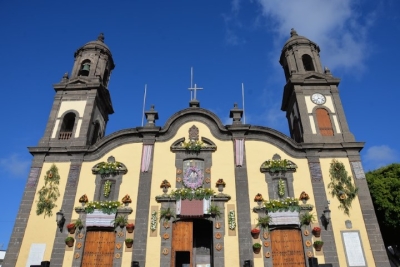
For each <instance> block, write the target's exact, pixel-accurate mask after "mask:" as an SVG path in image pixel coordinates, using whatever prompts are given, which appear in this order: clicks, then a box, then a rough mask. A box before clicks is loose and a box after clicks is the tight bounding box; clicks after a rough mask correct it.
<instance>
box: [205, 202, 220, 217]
mask: <svg viewBox="0 0 400 267" xmlns="http://www.w3.org/2000/svg"><path fill="white" fill-rule="evenodd" d="M208 213H210V214H211V217H213V218H215V217H217V218H219V217H221V210H220V208H219V207H218V206H217V205H212V204H211V205H210V207H209V208H208Z"/></svg>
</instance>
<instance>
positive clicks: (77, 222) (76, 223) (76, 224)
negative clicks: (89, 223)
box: [74, 218, 84, 230]
mask: <svg viewBox="0 0 400 267" xmlns="http://www.w3.org/2000/svg"><path fill="white" fill-rule="evenodd" d="M74 223H75V229H76V228H78V229H79V230H81V229H82V228H83V226H84V225H83V222H82V220H81V219H80V218H78V219H77V220H76V221H75V222H74Z"/></svg>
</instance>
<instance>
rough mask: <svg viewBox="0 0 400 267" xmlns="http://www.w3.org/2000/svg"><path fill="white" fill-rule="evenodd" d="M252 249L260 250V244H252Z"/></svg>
mask: <svg viewBox="0 0 400 267" xmlns="http://www.w3.org/2000/svg"><path fill="white" fill-rule="evenodd" d="M253 248H261V244H260V243H254V244H253Z"/></svg>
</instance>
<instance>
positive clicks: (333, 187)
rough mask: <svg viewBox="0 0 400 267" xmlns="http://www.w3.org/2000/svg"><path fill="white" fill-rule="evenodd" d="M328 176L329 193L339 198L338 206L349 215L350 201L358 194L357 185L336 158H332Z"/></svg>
mask: <svg viewBox="0 0 400 267" xmlns="http://www.w3.org/2000/svg"><path fill="white" fill-rule="evenodd" d="M329 176H330V178H331V182H330V183H329V184H328V189H330V192H329V193H330V194H331V195H332V197H334V196H336V198H337V199H338V200H339V203H340V205H339V206H338V208H339V209H341V210H343V211H344V213H345V214H346V215H349V214H350V208H351V203H352V202H353V200H354V199H355V198H356V196H357V194H358V187H356V186H355V185H354V184H353V183H352V182H351V180H352V179H351V176H349V175H348V173H347V171H346V169H345V167H344V165H343V163H342V162H340V161H338V160H335V159H334V160H332V162H331V167H330V169H329Z"/></svg>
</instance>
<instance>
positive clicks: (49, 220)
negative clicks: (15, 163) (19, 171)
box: [16, 163, 70, 266]
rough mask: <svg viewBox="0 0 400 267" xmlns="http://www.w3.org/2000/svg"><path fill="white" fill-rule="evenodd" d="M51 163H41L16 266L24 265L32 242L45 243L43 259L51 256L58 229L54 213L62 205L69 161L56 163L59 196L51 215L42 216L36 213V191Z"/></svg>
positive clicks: (42, 182) (40, 185)
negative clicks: (58, 178) (58, 176)
mask: <svg viewBox="0 0 400 267" xmlns="http://www.w3.org/2000/svg"><path fill="white" fill-rule="evenodd" d="M51 165H52V163H44V164H43V168H42V171H41V173H40V176H39V177H40V178H39V181H38V186H37V189H36V194H35V198H34V202H33V203H32V208H31V212H30V215H29V217H28V223H27V224H26V230H25V235H24V239H23V240H22V244H21V250H20V252H19V255H18V260H17V264H16V266H25V265H26V263H27V260H28V256H29V250H30V247H31V244H32V243H42V244H46V250H45V252H44V256H43V261H48V260H50V258H51V252H52V248H53V243H54V238H55V235H56V231H58V227H57V224H56V213H57V212H58V211H59V210H60V208H61V206H62V199H63V197H64V190H63V189H64V188H65V185H66V183H67V178H68V171H69V165H70V163H56V166H57V168H58V173H59V175H60V184H59V186H58V188H59V190H60V197H59V198H58V199H57V201H56V205H57V207H55V208H54V209H53V216H51V217H48V216H46V218H44V215H43V214H42V215H36V205H37V203H36V201H37V200H38V195H37V192H38V191H39V190H40V189H41V188H42V186H43V185H44V176H45V174H46V171H48V170H49V169H50V167H51ZM17 220H18V218H17Z"/></svg>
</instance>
